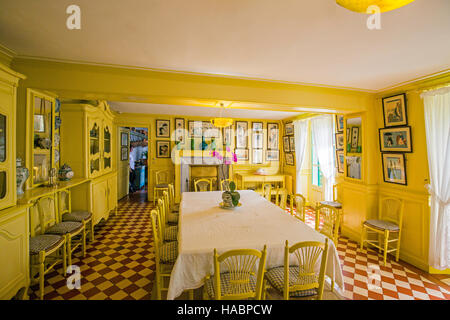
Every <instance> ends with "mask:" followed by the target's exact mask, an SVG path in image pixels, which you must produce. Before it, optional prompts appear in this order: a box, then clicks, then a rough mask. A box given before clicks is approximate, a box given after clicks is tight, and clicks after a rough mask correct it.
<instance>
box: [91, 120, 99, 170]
mask: <svg viewBox="0 0 450 320" xmlns="http://www.w3.org/2000/svg"><path fill="white" fill-rule="evenodd" d="M99 172H100V126H99V121H91V125H90V130H89V175H90V176H95V175H96V174H98V173H99Z"/></svg>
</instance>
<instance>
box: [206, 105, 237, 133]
mask: <svg viewBox="0 0 450 320" xmlns="http://www.w3.org/2000/svg"><path fill="white" fill-rule="evenodd" d="M219 105H220V115H219V117H218V118H214V119H211V123H212V124H213V125H214V126H215V127H216V128H226V127H229V126H231V125H232V124H233V119H231V118H223V117H222V113H223V109H224V108H225V104H224V103H223V102H221V103H220V104H219Z"/></svg>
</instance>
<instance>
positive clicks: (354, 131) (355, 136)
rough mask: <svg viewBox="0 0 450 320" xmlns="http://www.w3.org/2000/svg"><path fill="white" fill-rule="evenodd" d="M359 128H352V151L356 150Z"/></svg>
mask: <svg viewBox="0 0 450 320" xmlns="http://www.w3.org/2000/svg"><path fill="white" fill-rule="evenodd" d="M358 139H359V127H352V142H351V146H352V149H356V148H358Z"/></svg>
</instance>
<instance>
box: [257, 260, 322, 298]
mask: <svg viewBox="0 0 450 320" xmlns="http://www.w3.org/2000/svg"><path fill="white" fill-rule="evenodd" d="M298 274H299V267H298V266H289V287H291V286H293V285H294V284H301V282H300V283H299V282H298ZM265 277H266V279H267V281H269V283H270V285H271V286H272V287H274V288H275V289H276V290H278V291H279V292H281V293H283V291H284V266H282V267H276V268H272V269H270V270H268V271H267V272H266V274H265ZM312 277H314V279H313V278H312ZM311 280H312V281H311V282H314V281H317V277H316V276H311ZM307 283H309V281H308V282H307ZM307 283H305V284H307ZM316 294H317V290H316V289H308V290H299V291H294V292H289V296H290V297H308V296H313V295H316Z"/></svg>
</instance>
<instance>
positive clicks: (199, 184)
mask: <svg viewBox="0 0 450 320" xmlns="http://www.w3.org/2000/svg"><path fill="white" fill-rule="evenodd" d="M194 189H195V192H203V191H213V190H212V180H211V179H198V180H196V181H195V182H194Z"/></svg>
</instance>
